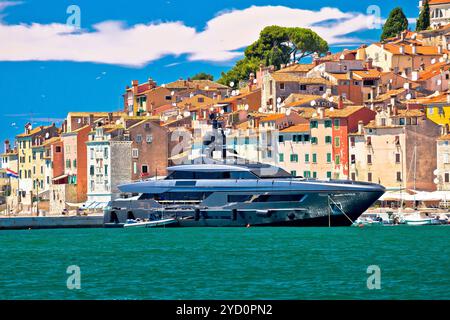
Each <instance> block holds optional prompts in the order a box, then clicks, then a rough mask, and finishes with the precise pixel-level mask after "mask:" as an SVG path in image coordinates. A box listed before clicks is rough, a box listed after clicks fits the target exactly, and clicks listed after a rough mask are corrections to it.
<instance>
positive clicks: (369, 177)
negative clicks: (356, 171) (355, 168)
mask: <svg viewBox="0 0 450 320" xmlns="http://www.w3.org/2000/svg"><path fill="white" fill-rule="evenodd" d="M367 181H369V182H372V172H369V173H367Z"/></svg>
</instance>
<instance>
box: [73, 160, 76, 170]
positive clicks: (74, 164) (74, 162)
mask: <svg viewBox="0 0 450 320" xmlns="http://www.w3.org/2000/svg"><path fill="white" fill-rule="evenodd" d="M73 167H74V168H76V167H77V160H76V159H75V160H73Z"/></svg>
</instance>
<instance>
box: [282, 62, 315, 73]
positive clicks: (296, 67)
mask: <svg viewBox="0 0 450 320" xmlns="http://www.w3.org/2000/svg"><path fill="white" fill-rule="evenodd" d="M314 67H315V65H314V64H312V63H311V64H304V63H296V64H293V65H291V66H288V67H285V68H283V69H280V70H278V71H276V72H275V73H284V72H292V73H295V72H308V71H310V70H311V69H313V68H314Z"/></svg>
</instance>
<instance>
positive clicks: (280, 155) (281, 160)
mask: <svg viewBox="0 0 450 320" xmlns="http://www.w3.org/2000/svg"><path fill="white" fill-rule="evenodd" d="M278 156H279V157H280V162H283V161H284V154H283V153H280V154H279V155H278Z"/></svg>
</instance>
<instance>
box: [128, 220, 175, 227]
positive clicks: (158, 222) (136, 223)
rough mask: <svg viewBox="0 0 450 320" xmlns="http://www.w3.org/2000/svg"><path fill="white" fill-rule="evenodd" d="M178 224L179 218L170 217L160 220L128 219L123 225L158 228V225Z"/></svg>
mask: <svg viewBox="0 0 450 320" xmlns="http://www.w3.org/2000/svg"><path fill="white" fill-rule="evenodd" d="M176 224H178V220H176V219H173V218H170V219H160V220H152V221H141V220H139V219H137V220H130V219H129V220H127V223H125V224H124V225H123V227H124V228H158V227H166V226H174V225H176Z"/></svg>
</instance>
